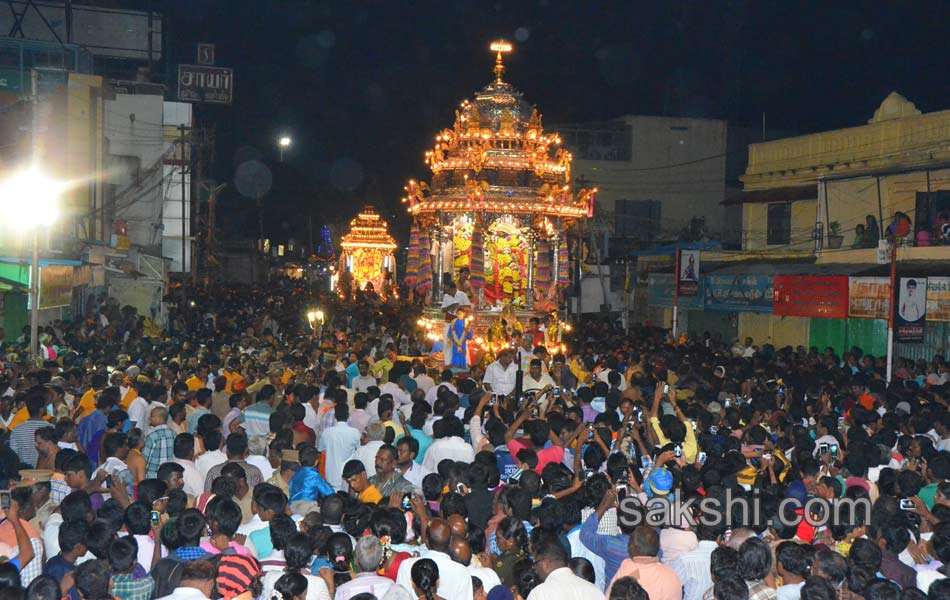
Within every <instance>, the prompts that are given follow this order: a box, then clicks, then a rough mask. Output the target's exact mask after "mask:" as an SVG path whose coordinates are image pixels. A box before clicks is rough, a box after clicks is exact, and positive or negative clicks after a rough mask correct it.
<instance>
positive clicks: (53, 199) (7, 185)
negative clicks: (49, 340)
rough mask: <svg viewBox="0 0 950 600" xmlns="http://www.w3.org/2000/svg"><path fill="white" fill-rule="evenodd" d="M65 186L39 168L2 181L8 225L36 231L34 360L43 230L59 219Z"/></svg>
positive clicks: (0, 205) (0, 200) (0, 202)
mask: <svg viewBox="0 0 950 600" xmlns="http://www.w3.org/2000/svg"><path fill="white" fill-rule="evenodd" d="M64 190H65V186H64V185H63V184H62V183H61V182H58V181H54V180H53V179H50V178H49V177H48V176H46V175H45V174H44V173H43V172H42V171H40V170H39V168H37V167H36V166H35V165H33V166H30V167H28V168H26V169H24V170H22V171H19V172H17V173H14V174H13V175H11V176H10V177H8V178H6V179H4V180H2V181H0V209H2V210H3V212H4V213H5V214H6V215H7V222H8V223H10V224H11V225H12V226H13V227H15V228H17V229H20V230H22V231H26V230H32V233H33V262H32V263H31V264H30V360H31V361H32V362H33V364H34V365H35V364H36V361H37V358H38V356H39V346H38V341H39V340H38V339H37V338H38V337H39V324H40V306H39V304H40V245H39V230H40V227H43V226H49V225H52V224H53V223H54V222H55V221H56V218H57V217H58V216H59V196H60V194H62V193H63V191H64Z"/></svg>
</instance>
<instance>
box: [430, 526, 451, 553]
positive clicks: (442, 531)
mask: <svg viewBox="0 0 950 600" xmlns="http://www.w3.org/2000/svg"><path fill="white" fill-rule="evenodd" d="M451 537H452V528H451V527H449V524H448V523H446V522H445V521H443V520H442V519H432V520H431V521H429V527H428V528H427V529H426V546H428V547H429V550H435V551H436V552H445V553H446V554H448V549H449V540H450V539H451Z"/></svg>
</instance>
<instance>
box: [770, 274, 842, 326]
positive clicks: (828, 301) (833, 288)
mask: <svg viewBox="0 0 950 600" xmlns="http://www.w3.org/2000/svg"><path fill="white" fill-rule="evenodd" d="M774 290H775V299H774V301H773V304H772V312H773V313H774V314H776V315H785V316H790V317H820V318H822V319H847V318H848V278H847V277H844V276H831V277H812V276H803V275H776V276H775V281H774Z"/></svg>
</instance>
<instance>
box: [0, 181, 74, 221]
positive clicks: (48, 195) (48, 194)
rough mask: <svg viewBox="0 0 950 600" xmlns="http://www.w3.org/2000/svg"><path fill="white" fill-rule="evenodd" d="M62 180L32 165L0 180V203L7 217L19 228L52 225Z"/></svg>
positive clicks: (57, 212)
mask: <svg viewBox="0 0 950 600" xmlns="http://www.w3.org/2000/svg"><path fill="white" fill-rule="evenodd" d="M63 189H64V187H63V184H62V183H60V182H58V181H54V180H52V179H50V178H49V177H47V176H46V175H45V174H44V173H43V172H42V171H40V170H39V169H38V168H36V167H35V166H32V167H29V168H27V169H24V170H22V171H19V172H17V173H14V174H13V175H11V176H10V177H8V178H7V179H4V180H0V205H2V206H3V211H4V213H5V214H6V215H7V221H8V222H9V223H11V224H12V225H13V226H14V227H16V228H18V229H30V228H32V227H38V226H43V225H47V226H48V225H52V224H53V223H54V222H55V221H56V218H57V217H58V216H59V195H60V194H61V193H62V192H63Z"/></svg>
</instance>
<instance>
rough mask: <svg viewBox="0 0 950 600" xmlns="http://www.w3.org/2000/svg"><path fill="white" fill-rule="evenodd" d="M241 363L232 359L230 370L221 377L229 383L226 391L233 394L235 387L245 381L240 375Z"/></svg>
mask: <svg viewBox="0 0 950 600" xmlns="http://www.w3.org/2000/svg"><path fill="white" fill-rule="evenodd" d="M240 369H241V361H240V360H238V359H236V358H232V359H230V360H229V361H228V368H227V369H225V370H224V371H222V372H221V375H223V376H224V378H225V379H226V380H227V383H226V384H225V385H224V391H225V392H227V393H229V394H233V393H234V386H235V385H236V384H238V383H239V382H242V381H244V377H243V376H242V375H241V373H240Z"/></svg>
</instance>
